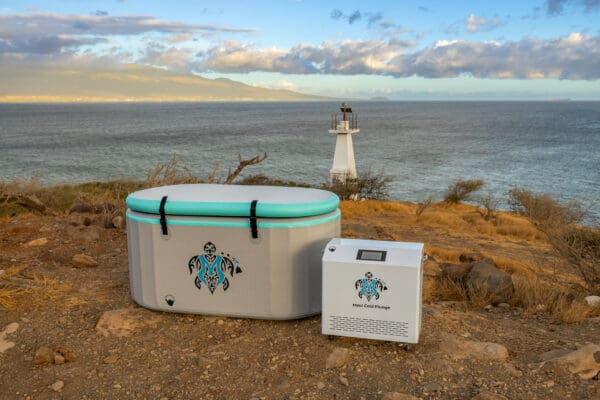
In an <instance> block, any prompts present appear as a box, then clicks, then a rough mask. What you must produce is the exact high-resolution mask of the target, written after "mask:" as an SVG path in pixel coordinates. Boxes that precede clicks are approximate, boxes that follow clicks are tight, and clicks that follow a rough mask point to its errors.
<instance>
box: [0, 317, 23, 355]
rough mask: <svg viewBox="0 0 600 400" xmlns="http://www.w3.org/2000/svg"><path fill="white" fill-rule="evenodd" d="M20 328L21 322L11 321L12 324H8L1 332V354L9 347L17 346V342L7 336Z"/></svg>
mask: <svg viewBox="0 0 600 400" xmlns="http://www.w3.org/2000/svg"><path fill="white" fill-rule="evenodd" d="M18 329H19V323H18V322H11V323H10V324H8V325H6V327H5V328H4V330H3V331H2V332H0V354H1V353H4V352H5V351H6V350H8V349H11V348H13V347H15V342H10V341H8V340H6V339H5V338H6V336H8V335H11V334H13V333H15V332H16V331H17V330H18Z"/></svg>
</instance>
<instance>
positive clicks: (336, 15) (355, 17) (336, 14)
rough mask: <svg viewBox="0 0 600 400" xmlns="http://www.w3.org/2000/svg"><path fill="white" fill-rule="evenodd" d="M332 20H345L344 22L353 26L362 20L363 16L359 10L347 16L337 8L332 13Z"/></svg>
mask: <svg viewBox="0 0 600 400" xmlns="http://www.w3.org/2000/svg"><path fill="white" fill-rule="evenodd" d="M331 18H333V19H335V20H340V19H344V20H346V21H348V23H349V24H350V25H352V24H353V23H355V22H356V21H360V20H361V18H362V14H361V12H360V11H359V10H354V11H353V12H351V13H350V14H347V15H346V14H344V13H343V12H342V10H340V9H337V8H335V9H333V10H332V11H331Z"/></svg>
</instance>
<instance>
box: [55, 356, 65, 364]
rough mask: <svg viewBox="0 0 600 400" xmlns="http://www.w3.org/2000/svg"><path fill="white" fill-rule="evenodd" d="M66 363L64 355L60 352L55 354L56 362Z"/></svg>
mask: <svg viewBox="0 0 600 400" xmlns="http://www.w3.org/2000/svg"><path fill="white" fill-rule="evenodd" d="M64 363H65V358H64V357H63V356H61V355H60V354H55V355H54V364H56V365H62V364H64Z"/></svg>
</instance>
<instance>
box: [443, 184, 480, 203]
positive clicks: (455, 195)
mask: <svg viewBox="0 0 600 400" xmlns="http://www.w3.org/2000/svg"><path fill="white" fill-rule="evenodd" d="M483 185H485V181H484V180H482V179H472V180H463V179H458V180H456V181H454V182H452V183H451V184H450V185H448V191H447V192H446V195H445V196H444V201H446V202H448V203H460V202H463V201H468V200H471V195H472V194H473V193H474V192H476V191H478V190H479V189H481V187H482V186H483Z"/></svg>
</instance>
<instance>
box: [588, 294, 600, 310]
mask: <svg viewBox="0 0 600 400" xmlns="http://www.w3.org/2000/svg"><path fill="white" fill-rule="evenodd" d="M585 302H586V303H588V305H589V306H590V307H598V306H600V296H587V297H586V298H585Z"/></svg>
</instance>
